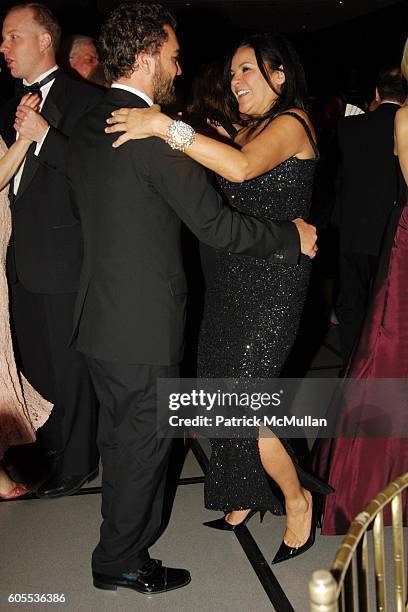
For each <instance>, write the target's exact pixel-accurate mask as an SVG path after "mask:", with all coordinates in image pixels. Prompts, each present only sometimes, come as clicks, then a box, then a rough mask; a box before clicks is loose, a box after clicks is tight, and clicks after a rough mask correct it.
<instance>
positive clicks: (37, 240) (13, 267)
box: [1, 72, 103, 294]
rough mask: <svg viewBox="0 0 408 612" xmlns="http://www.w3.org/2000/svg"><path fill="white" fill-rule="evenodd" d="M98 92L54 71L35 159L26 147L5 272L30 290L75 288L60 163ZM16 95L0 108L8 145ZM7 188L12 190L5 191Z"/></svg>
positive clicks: (73, 228)
mask: <svg viewBox="0 0 408 612" xmlns="http://www.w3.org/2000/svg"><path fill="white" fill-rule="evenodd" d="M102 96H103V92H100V90H99V89H97V88H96V87H93V86H91V85H87V84H86V83H80V82H77V81H73V80H71V79H70V78H68V77H67V76H66V75H64V74H63V73H61V72H59V73H58V75H57V76H56V79H55V81H54V83H53V85H52V87H51V89H50V91H49V93H48V96H47V98H46V100H45V102H44V106H43V109H42V111H41V114H42V115H43V116H44V117H45V119H47V121H48V123H49V124H50V130H49V132H48V134H47V136H46V138H45V140H44V143H43V145H42V148H41V151H40V153H39V155H38V157H37V156H36V155H35V154H34V149H35V143H33V145H31V147H30V149H29V152H28V154H27V157H26V163H25V167H24V170H23V174H22V177H21V181H20V185H19V189H18V193H17V194H16V196H14V197H13V196H12V197H11V213H12V220H13V235H12V240H11V244H10V248H9V253H8V266H7V267H8V275H9V279H10V280H11V282H16V280H17V279H18V280H19V282H21V283H22V285H23V286H24V287H25V288H26V289H27V290H29V291H31V292H33V293H48V294H55V293H68V292H75V291H76V290H77V288H78V280H79V273H80V269H81V263H82V236H81V229H80V224H79V220H78V214H77V213H76V214H75V208H74V207H73V203H72V200H71V198H72V196H71V193H70V189H69V185H68V181H67V178H66V163H67V152H68V137H69V135H70V133H71V132H72V129H73V127H74V125H75V123H76V122H77V121H78V119H79V118H80V117H81V116H82V115H83V114H84V113H85V112H86V111H87V110H89V109H90V108H91V107H92V106H94V105H95V104H96V103H97V101H98V100H99V99H100V98H101V97H102ZM20 98H21V96H18V97H15V98H14V99H12V100H10V101H9V103H7V106H6V108H5V109H3V111H2V118H1V119H2V121H1V125H2V128H1V134H2V136H3V138H4V140H5V142H6V144H7V145H8V146H10V145H11V144H12V143H13V142H14V141H15V138H16V133H15V131H14V128H13V123H14V116H15V110H16V107H17V105H18V103H19V101H20ZM11 191H12V190H11Z"/></svg>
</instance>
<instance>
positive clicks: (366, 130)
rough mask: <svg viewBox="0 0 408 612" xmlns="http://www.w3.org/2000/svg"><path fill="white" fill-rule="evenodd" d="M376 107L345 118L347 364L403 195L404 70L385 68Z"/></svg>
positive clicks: (343, 314) (342, 217) (343, 307)
mask: <svg viewBox="0 0 408 612" xmlns="http://www.w3.org/2000/svg"><path fill="white" fill-rule="evenodd" d="M375 97H376V100H377V102H378V105H377V107H376V109H375V110H374V111H372V112H369V113H367V114H361V115H355V116H351V117H345V118H344V119H343V120H341V121H340V122H339V126H338V142H339V148H340V153H341V166H340V171H339V183H338V189H339V190H338V198H337V201H338V204H337V205H338V207H339V209H338V214H337V218H338V219H339V233H340V255H339V258H340V261H339V264H340V265H339V268H340V292H339V300H338V304H337V308H336V312H337V316H338V319H339V323H340V340H341V350H342V354H343V358H344V362H345V363H346V362H347V360H348V358H349V356H350V353H351V350H352V348H353V345H354V343H355V341H356V339H357V337H358V334H359V331H360V328H361V325H362V322H363V320H364V316H365V313H366V307H367V301H368V298H369V295H370V290H371V286H372V282H373V279H374V276H375V274H376V270H377V264H378V257H379V253H380V249H381V243H382V238H383V234H384V230H385V228H386V225H387V221H388V218H389V216H390V212H391V210H392V208H393V206H395V205H396V202H397V198H398V179H397V177H398V164H397V160H396V158H395V156H394V117H395V113H396V112H397V110H398V108H399V107H400V106H401V105H402V104H403V103H404V102H405V99H406V97H407V84H406V81H405V79H404V78H403V77H402V75H401V73H400V71H399V69H397V68H393V69H388V70H385V71H383V72H382V73H381V74H380V75H379V79H378V85H377V88H376V96H375Z"/></svg>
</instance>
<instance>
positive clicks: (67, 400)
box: [0, 3, 102, 497]
mask: <svg viewBox="0 0 408 612" xmlns="http://www.w3.org/2000/svg"><path fill="white" fill-rule="evenodd" d="M59 39H60V27H59V25H58V22H57V21H56V20H55V17H54V16H53V15H52V13H51V12H50V11H49V9H48V8H46V7H45V6H42V5H40V4H35V3H31V4H25V5H20V6H17V7H15V8H12V9H10V11H9V12H8V13H7V15H6V17H5V19H4V23H3V42H2V44H1V46H0V51H1V53H3V55H4V59H5V61H6V64H7V66H8V68H9V70H10V72H11V74H12V76H13V77H14V78H16V79H23V84H24V88H23V89H25V90H26V91H27V90H28V91H33V92H34V91H35V92H36V93H38V94H39V95H40V96H41V98H42V103H41V104H42V108H41V113H40V114H38V113H35V112H34V111H33V110H32V109H30V108H28V107H25V106H19V107H18V110H17V118H16V123H15V127H16V128H17V131H18V132H20V133H21V134H23V135H25V136H28V137H29V138H30V139H32V140H33V141H34V142H33V145H32V146H31V148H30V149H29V152H28V154H27V156H26V158H25V161H24V162H23V164H22V166H21V168H20V169H19V171H18V173H17V174H16V176H15V178H14V184H13V186H12V189H11V212H12V221H13V233H12V239H11V244H10V248H9V253H8V261H7V270H8V276H9V281H10V295H11V307H12V323H13V332H14V341H15V353H16V358H17V363H18V364H19V367H20V368H21V371H22V372H23V374H24V375H25V376H26V377H27V379H28V380H29V381H30V382H31V383H32V385H33V386H34V387H35V388H36V389H37V390H38V391H39V392H40V393H42V394H43V396H44V397H45V398H46V399H48V400H49V401H51V402H52V403H53V404H54V408H53V411H52V414H51V417H50V419H49V421H48V422H47V423H46V424H45V425H44V427H43V428H42V429H41V430H39V432H38V437H39V440H40V442H41V447H42V448H44V449H45V452H46V454H47V455H48V456H51V457H52V459H53V466H54V470H53V471H52V473H51V474H50V476H49V478H48V479H47V480H46V481H45V482H44V483H43V484H42V486H41V487H40V488H39V490H38V494H39V495H40V496H45V497H59V496H61V495H67V494H72V493H74V492H75V491H77V490H78V489H79V488H80V487H81V486H82V484H83V483H84V482H85V481H87V480H88V479H90V478H92V477H93V476H94V475H95V474H96V470H97V466H98V452H97V447H96V396H95V392H94V390H93V386H92V382H91V379H90V377H89V372H88V368H87V365H86V362H85V360H84V358H83V356H82V355H81V354H79V353H77V352H76V351H75V350H74V349H73V348H68V344H69V338H70V334H71V331H72V317H73V309H74V302H75V297H76V292H77V289H78V280H79V272H80V267H81V263H82V237H81V229H80V224H79V220H78V218H77V215H76V214H75V211H74V209H73V206H72V202H71V194H70V191H69V185H68V182H67V179H66V155H67V149H68V137H69V135H70V133H71V131H72V128H73V126H74V125H75V123H76V122H77V120H78V119H79V118H80V117H81V116H82V115H83V114H84V113H85V112H86V111H87V110H88V109H90V108H91V107H92V106H93V105H94V104H96V102H97V100H98V99H99V97H100V96H101V95H102V94H101V93H100V92H99V90H97V89H95V88H93V87H92V86H90V85H87V84H82V83H78V82H75V81H72V80H70V79H69V78H68V77H66V76H65V75H64V74H62V73H61V72H60V71H59V70H58V67H57V65H56V63H55V49H56V48H57V47H58V44H59ZM20 97H21V94H20V95H17V96H16V97H15V98H14V99H13V100H11V101H10V102H9V103H8V104H7V106H6V108H5V109H3V113H2V115H3V116H2V119H3V125H2V128H1V133H2V136H3V137H4V139H5V141H6V143H7V144H8V145H11V144H12V142H13V141H14V140H15V138H16V132H15V131H14V127H13V124H14V118H15V113H16V107H17V106H18V104H19V100H20Z"/></svg>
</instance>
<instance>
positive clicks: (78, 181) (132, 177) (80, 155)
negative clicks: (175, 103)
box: [69, 88, 299, 365]
mask: <svg viewBox="0 0 408 612" xmlns="http://www.w3.org/2000/svg"><path fill="white" fill-rule="evenodd" d="M123 106H126V107H144V106H146V103H145V102H144V101H143V100H142V99H140V98H139V97H138V96H136V95H134V94H133V93H130V92H127V91H124V90H121V89H116V88H112V89H111V90H110V91H109V92H108V93H107V94H106V97H105V99H104V101H103V102H102V103H101V104H99V105H98V106H97V107H96V108H95V109H94V110H93V111H92V112H90V113H88V114H87V115H86V117H84V118H83V119H82V120H81V121H80V122H79V123H78V125H77V126H76V128H75V130H74V132H73V134H72V138H71V140H70V152H69V172H70V177H71V180H72V186H73V189H74V193H75V199H76V201H77V203H78V208H79V212H80V217H81V223H82V229H83V235H84V264H83V269H82V273H81V280H80V288H79V294H78V298H77V304H76V313H75V317H74V333H73V339H75V338H76V346H77V348H78V349H79V350H80V351H82V352H84V353H85V354H87V355H89V356H92V357H94V358H97V359H102V360H107V361H120V362H124V363H135V364H161V365H171V364H176V363H178V362H180V360H181V357H182V346H183V332H184V318H185V305H186V293H187V285H186V280H185V276H184V270H183V264H182V256H181V248H180V229H181V222H180V219H181V220H182V221H184V222H185V224H186V225H187V226H188V227H189V228H190V229H191V230H192V231H193V232H194V233H195V234H196V235H197V236H198V238H199V239H200V240H202V241H203V242H206V243H207V244H210V245H211V246H213V247H215V248H218V249H224V250H228V251H235V252H239V253H243V254H252V255H254V256H269V257H274V258H275V260H276V261H278V262H280V263H282V262H288V263H293V264H296V263H297V260H298V257H299V237H298V232H297V230H296V227H295V226H294V224H293V223H291V222H282V223H273V222H268V223H267V224H264V223H262V222H260V221H258V220H257V219H254V218H252V217H246V216H245V215H241V214H239V213H238V212H237V211H233V210H232V209H231V208H230V207H228V206H224V205H223V204H222V201H221V197H220V196H219V195H218V194H217V193H216V191H215V190H214V189H213V188H212V187H211V186H210V184H209V182H208V180H207V178H206V172H205V170H204V169H203V168H202V167H200V166H199V165H198V164H196V163H195V162H193V161H192V160H190V159H189V158H188V157H187V156H186V155H183V154H181V153H179V152H177V151H172V150H171V149H170V147H169V146H168V145H167V144H165V143H164V142H163V141H161V140H160V139H158V138H148V139H145V140H134V141H131V142H128V143H126V144H125V145H123V146H121V147H120V148H119V149H114V148H112V142H113V141H114V140H115V139H116V138H117V134H110V135H107V134H105V133H104V128H105V127H106V119H107V117H109V115H110V113H111V112H112V110H114V109H115V108H118V107H123Z"/></svg>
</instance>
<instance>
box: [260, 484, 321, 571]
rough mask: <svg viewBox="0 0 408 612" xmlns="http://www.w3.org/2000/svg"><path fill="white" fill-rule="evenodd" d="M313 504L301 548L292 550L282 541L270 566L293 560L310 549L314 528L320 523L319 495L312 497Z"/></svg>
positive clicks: (314, 532) (312, 542)
mask: <svg viewBox="0 0 408 612" xmlns="http://www.w3.org/2000/svg"><path fill="white" fill-rule="evenodd" d="M312 500H313V501H312V503H313V511H312V524H311V526H310V533H309V537H308V539H307V540H306V542H305V543H304V544H302V546H299V548H292V547H291V546H288V545H287V544H285V541H284V540H283V541H282V543H281V545H280V546H279V549H278V552H277V553H276V555H275V556H274V558H273V560H272V565H276V564H277V563H282V562H283V561H287V560H288V559H293V558H294V557H299V556H300V555H302V554H303V553H304V552H306V551H307V550H309V548H312V546H313V544H314V542H315V538H316V527H317V525H318V523H319V522H320V518H321V511H322V497H321V496H320V495H319V496H317V495H313V496H312Z"/></svg>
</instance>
